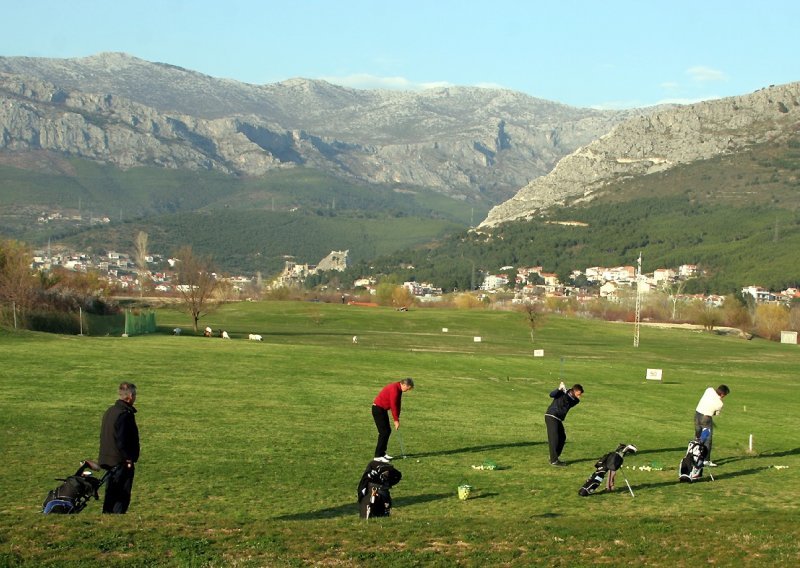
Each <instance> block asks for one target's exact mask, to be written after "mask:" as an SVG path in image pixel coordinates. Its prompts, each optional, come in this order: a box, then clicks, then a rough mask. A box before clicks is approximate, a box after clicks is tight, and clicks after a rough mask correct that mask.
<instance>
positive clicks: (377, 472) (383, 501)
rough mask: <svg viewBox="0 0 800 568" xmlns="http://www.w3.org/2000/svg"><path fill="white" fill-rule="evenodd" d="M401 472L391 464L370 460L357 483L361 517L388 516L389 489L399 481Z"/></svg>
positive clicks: (390, 507)
mask: <svg viewBox="0 0 800 568" xmlns="http://www.w3.org/2000/svg"><path fill="white" fill-rule="evenodd" d="M402 477H403V474H402V473H400V471H398V470H396V469H395V468H394V466H393V465H392V464H389V463H383V462H379V461H374V460H373V461H371V462H369V464H367V469H365V470H364V473H363V474H362V475H361V481H360V482H359V483H358V507H359V511H360V515H361V518H362V519H369V518H370V517H388V516H389V515H391V513H392V496H391V493H390V492H389V489H391V488H392V487H394V486H395V485H397V484H398V483H399V482H400V479H401V478H402Z"/></svg>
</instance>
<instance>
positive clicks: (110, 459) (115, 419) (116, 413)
mask: <svg viewBox="0 0 800 568" xmlns="http://www.w3.org/2000/svg"><path fill="white" fill-rule="evenodd" d="M135 414H136V409H135V408H134V407H133V406H132V405H130V404H128V403H127V402H125V401H124V400H118V401H117V402H115V403H114V404H113V405H112V406H111V407H110V408H109V409H108V410H106V413H105V414H104V415H103V423H102V425H101V426H100V456H99V457H98V461H99V462H100V465H101V466H106V467H114V466H115V465H119V464H121V463H123V462H126V461H130V462H136V461H137V460H138V459H139V427H138V426H136V416H135Z"/></svg>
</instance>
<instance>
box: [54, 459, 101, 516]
mask: <svg viewBox="0 0 800 568" xmlns="http://www.w3.org/2000/svg"><path fill="white" fill-rule="evenodd" d="M94 471H100V466H99V465H97V464H96V463H95V462H93V461H90V460H85V461H82V462H81V464H80V466H79V467H78V470H77V471H76V472H75V473H74V474H73V475H70V476H69V477H57V478H56V481H63V483H62V484H61V485H59V486H58V487H56V488H55V489H51V490H50V492H49V493H48V494H47V498H46V499H45V500H44V503H42V513H44V514H50V513H54V514H61V515H75V514H77V513H80V512H81V511H83V509H84V508H85V507H86V505H87V504H88V503H89V501H90V500H91V499H92V498H94V499H95V500H97V499H98V498H99V495H98V493H97V492H98V491H99V490H100V488H101V487H102V486H103V484H104V483H105V482H106V479H107V478H108V476H109V475H110V474H111V473H112V472H113V471H114V470H113V469H111V470H108V471H106V472H105V473H104V474H103V477H100V478H97V477H95V476H94V475H93V474H92V472H94Z"/></svg>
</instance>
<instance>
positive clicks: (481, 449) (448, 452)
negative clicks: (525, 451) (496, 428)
mask: <svg viewBox="0 0 800 568" xmlns="http://www.w3.org/2000/svg"><path fill="white" fill-rule="evenodd" d="M542 444H544V442H514V443H512V444H487V445H485V446H469V447H466V448H453V449H452V450H441V451H438V452H422V453H419V454H406V457H407V458H428V457H433V456H450V455H453V454H472V453H475V452H486V451H490V450H501V449H503V448H527V447H531V446H540V445H542Z"/></svg>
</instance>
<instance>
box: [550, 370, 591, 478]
mask: <svg viewBox="0 0 800 568" xmlns="http://www.w3.org/2000/svg"><path fill="white" fill-rule="evenodd" d="M581 396H583V387H582V386H581V385H579V384H575V385H573V387H572V388H571V389H569V390H567V387H565V386H564V383H563V382H562V383H561V384H560V385H558V388H557V389H556V390H554V391H553V392H551V393H550V398H552V399H553V402H551V403H550V406H549V407H547V412H545V413H544V423H545V426H547V442H548V443H549V444H550V465H556V466H565V465H567V464H565V463H564V462H562V461H561V460H560V459H558V458H559V457H560V456H561V451H562V450H563V449H564V443H565V442H566V441H567V433H566V432H565V431H564V419H565V418H566V417H567V412H569V409H570V408H572V407H573V406H575V405H577V404H578V403H579V402H580V401H581Z"/></svg>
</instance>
